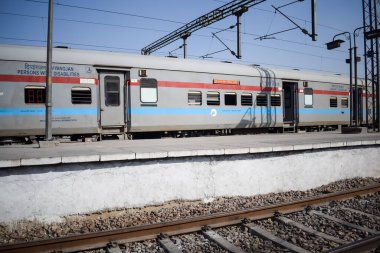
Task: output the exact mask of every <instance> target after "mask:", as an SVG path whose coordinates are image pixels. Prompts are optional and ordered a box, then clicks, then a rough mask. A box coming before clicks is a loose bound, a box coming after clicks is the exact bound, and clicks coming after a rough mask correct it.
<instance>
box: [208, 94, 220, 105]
mask: <svg viewBox="0 0 380 253" xmlns="http://www.w3.org/2000/svg"><path fill="white" fill-rule="evenodd" d="M207 105H220V94H219V92H217V91H209V92H207Z"/></svg>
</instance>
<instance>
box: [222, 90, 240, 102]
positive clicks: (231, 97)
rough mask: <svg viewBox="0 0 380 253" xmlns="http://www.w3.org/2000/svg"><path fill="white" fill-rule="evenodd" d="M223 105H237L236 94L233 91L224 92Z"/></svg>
mask: <svg viewBox="0 0 380 253" xmlns="http://www.w3.org/2000/svg"><path fill="white" fill-rule="evenodd" d="M224 104H225V105H237V96H236V93H235V92H227V93H225V94H224Z"/></svg>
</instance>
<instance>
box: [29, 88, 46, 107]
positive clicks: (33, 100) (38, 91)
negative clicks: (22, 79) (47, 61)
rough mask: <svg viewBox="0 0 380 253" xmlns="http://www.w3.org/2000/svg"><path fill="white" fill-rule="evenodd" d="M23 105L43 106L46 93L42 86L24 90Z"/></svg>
mask: <svg viewBox="0 0 380 253" xmlns="http://www.w3.org/2000/svg"><path fill="white" fill-rule="evenodd" d="M24 99H25V104H44V103H45V102H46V91H45V87H43V86H27V87H25V90H24Z"/></svg>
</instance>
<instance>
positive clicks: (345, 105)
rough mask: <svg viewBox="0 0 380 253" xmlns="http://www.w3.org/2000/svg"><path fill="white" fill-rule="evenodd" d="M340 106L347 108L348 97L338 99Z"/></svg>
mask: <svg viewBox="0 0 380 253" xmlns="http://www.w3.org/2000/svg"><path fill="white" fill-rule="evenodd" d="M340 103H341V105H342V108H348V98H342V100H341V101H340Z"/></svg>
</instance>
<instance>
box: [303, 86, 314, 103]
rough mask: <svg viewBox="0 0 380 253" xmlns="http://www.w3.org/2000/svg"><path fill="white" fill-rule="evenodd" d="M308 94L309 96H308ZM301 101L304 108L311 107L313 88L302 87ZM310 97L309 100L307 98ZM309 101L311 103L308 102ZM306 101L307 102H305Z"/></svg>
mask: <svg viewBox="0 0 380 253" xmlns="http://www.w3.org/2000/svg"><path fill="white" fill-rule="evenodd" d="M309 96H310V97H309ZM303 97H304V99H303V102H304V107H305V108H313V106H314V91H313V88H304V89H303ZM309 98H310V100H309ZM309 101H311V103H309ZM306 102H308V103H306Z"/></svg>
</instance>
